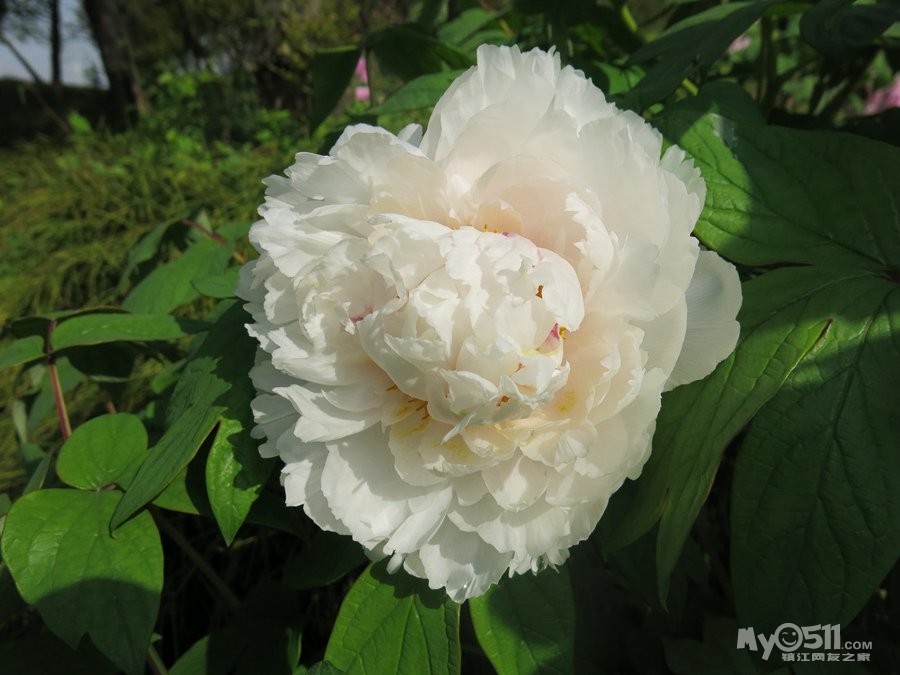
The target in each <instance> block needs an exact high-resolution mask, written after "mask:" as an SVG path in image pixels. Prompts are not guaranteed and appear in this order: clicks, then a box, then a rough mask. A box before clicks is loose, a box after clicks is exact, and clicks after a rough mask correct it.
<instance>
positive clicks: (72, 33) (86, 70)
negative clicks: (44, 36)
mask: <svg viewBox="0 0 900 675" xmlns="http://www.w3.org/2000/svg"><path fill="white" fill-rule="evenodd" d="M78 4H79V3H78V0H62V2H61V7H62V15H63V53H62V71H63V72H62V79H63V82H64V83H65V84H70V85H79V84H82V85H83V84H90V83H91V77H90V72H91V71H92V70H93V71H94V72H95V73H97V74H99V77H100V78H101V80H100V81H101V84H105V77H104V75H103V66H102V63H101V61H100V54H99V53H98V52H97V49H96V48H95V47H94V45H93V43H91V41H90V40H89V39H88V38H87V36H85V35H79V34H78V33H79V31H77V30H75V28H74V26H75V25H76V24H77V16H76V12H77V9H78ZM9 38H10V40H11V41H12V42H14V43H15V45H16V48H17V49H18V50H19V51H20V52H21V53H22V54H23V55H24V56H25V58H26V59H27V60H28V62H29V63H30V64H31V66H32V68H34V69H35V70H36V71H37V72H38V74H39V75H40V76H41V77H42V78H43V79H44V80H45V81H47V82H49V81H50V45H49V43H48V42H45V41H31V40H29V41H24V42H23V41H20V40H16V39H15V38H14V36H12V35H9ZM6 77H13V78H17V79H22V80H29V81H30V80H31V77H30V76H29V75H28V72H27V71H26V70H25V68H23V67H22V65H21V64H20V63H19V61H18V59H16V57H15V56H13V53H12V52H11V51H10V49H9V48H8V47H6V46H5V45H2V44H0V78H6Z"/></svg>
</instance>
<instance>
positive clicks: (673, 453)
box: [601, 269, 853, 604]
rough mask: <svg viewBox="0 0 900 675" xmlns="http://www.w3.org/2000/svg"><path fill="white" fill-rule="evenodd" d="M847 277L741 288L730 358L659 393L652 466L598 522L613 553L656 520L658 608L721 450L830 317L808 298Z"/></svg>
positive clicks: (786, 273)
mask: <svg viewBox="0 0 900 675" xmlns="http://www.w3.org/2000/svg"><path fill="white" fill-rule="evenodd" d="M852 280H853V275H852V274H851V273H849V272H845V274H844V275H842V276H838V275H836V274H826V273H823V272H821V271H819V270H815V269H803V270H798V269H785V270H777V271H775V272H770V273H769V274H765V275H763V276H761V277H757V278H756V279H754V280H752V281H750V282H747V283H745V284H744V287H743V294H744V301H743V305H742V307H741V311H740V313H739V314H738V321H739V322H740V323H741V326H742V330H743V334H742V337H741V339H740V341H739V343H738V346H737V348H736V349H735V351H734V353H733V354H732V355H731V356H729V357H728V358H727V359H725V360H724V361H723V362H722V363H720V364H719V366H718V367H717V368H716V370H715V371H714V372H713V373H712V375H710V376H709V377H707V378H705V379H703V380H700V381H698V382H693V383H691V384H688V385H684V386H682V387H678V388H676V389H674V390H672V391H671V392H668V393H667V394H665V395H664V396H663V405H662V409H661V411H660V415H659V418H658V419H657V427H656V433H655V435H654V437H653V446H654V451H653V453H652V454H651V455H650V460H649V461H648V462H647V464H646V466H645V467H644V469H643V471H642V473H641V477H640V479H639V480H638V481H637V483H636V485H635V487H634V489H633V494H631V495H630V498H629V499H627V501H626V503H625V506H624V508H623V505H622V500H621V498H614V500H613V502H612V503H611V504H610V508H609V511H608V513H607V515H606V517H605V518H604V519H603V520H602V521H601V527H602V528H603V529H602V533H603V543H604V546H605V547H606V548H607V549H608V550H615V549H618V548H621V547H622V546H625V545H626V544H629V543H630V542H632V541H635V540H636V539H637V538H638V537H640V536H641V535H643V534H644V533H646V532H648V531H649V530H650V529H651V528H652V527H653V525H654V524H655V523H656V522H657V520H660V519H661V520H660V525H659V533H658V536H657V549H656V555H657V577H658V586H659V594H660V600H661V602H662V603H663V604H665V599H666V596H667V594H668V586H669V578H670V576H671V573H672V570H673V569H674V567H675V564H676V563H677V561H678V557H679V555H680V554H681V551H682V549H683V547H684V542H685V540H686V539H687V536H688V534H689V533H690V530H691V527H692V526H693V523H694V520H695V519H696V517H697V514H698V513H699V512H700V508H701V507H702V506H703V503H704V502H705V501H706V497H707V495H708V494H709V490H710V488H711V486H712V482H713V479H714V478H715V475H716V471H717V470H718V467H719V462H720V461H721V458H722V453H723V452H724V450H725V448H726V446H727V445H728V443H729V442H730V441H731V440H732V439H733V438H734V437H735V436H736V435H737V434H738V432H740V431H741V429H743V428H744V426H745V425H746V424H747V422H748V421H749V420H750V419H752V417H753V415H754V414H756V412H757V411H758V410H759V409H760V408H761V407H762V406H763V405H764V404H765V403H766V401H768V400H769V399H770V398H771V397H772V396H774V395H775V394H776V393H777V391H778V389H779V388H780V387H781V386H782V385H783V383H784V381H785V380H786V379H787V377H788V376H789V375H790V373H791V372H792V371H793V370H794V369H795V368H796V367H797V365H798V363H800V361H801V359H802V358H803V357H804V356H805V355H806V354H807V353H809V351H810V350H811V349H813V347H814V346H815V345H816V344H817V342H818V341H819V340H820V339H821V337H822V333H823V330H824V329H826V327H827V326H828V322H829V318H828V317H827V316H822V314H821V312H820V311H818V309H817V305H815V304H814V302H813V301H814V299H815V298H816V297H817V296H818V295H819V294H820V293H822V292H825V293H827V292H828V289H829V288H830V287H831V286H832V285H834V284H838V285H839V284H844V283H850V282H851V281H852ZM823 289H824V291H823Z"/></svg>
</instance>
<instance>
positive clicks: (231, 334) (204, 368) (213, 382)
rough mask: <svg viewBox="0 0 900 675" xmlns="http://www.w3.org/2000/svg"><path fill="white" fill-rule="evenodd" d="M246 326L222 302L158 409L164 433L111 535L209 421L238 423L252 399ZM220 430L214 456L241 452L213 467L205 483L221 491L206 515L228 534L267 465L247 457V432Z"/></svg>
mask: <svg viewBox="0 0 900 675" xmlns="http://www.w3.org/2000/svg"><path fill="white" fill-rule="evenodd" d="M246 320H247V317H246V314H245V313H244V311H243V309H242V308H241V306H240V304H238V303H234V302H232V303H228V304H227V309H225V311H223V312H222V314H221V315H220V316H219V318H218V320H217V321H216V323H215V324H214V325H213V326H212V328H211V329H210V331H209V334H208V335H207V337H206V339H205V340H204V341H203V344H202V345H201V347H200V349H199V350H198V351H197V354H196V355H195V356H194V358H193V359H191V360H190V361H189V362H188V364H187V365H186V366H185V368H184V371H183V372H182V374H181V377H180V378H179V380H178V384H177V385H176V386H175V390H174V391H173V393H172V398H171V400H170V401H169V405H168V407H167V409H166V427H167V429H166V432H165V434H163V436H162V438H161V439H160V440H159V443H157V445H156V447H155V448H154V449H153V450H152V451H151V452H150V455H149V456H148V458H147V460H146V461H145V462H144V463H143V464H142V465H141V468H140V469H139V470H138V473H137V475H136V476H135V477H134V480H133V481H132V484H131V486H130V487H129V489H128V491H127V492H126V493H125V496H124V497H123V498H122V501H121V503H120V504H119V507H118V509H117V510H116V513H115V515H114V517H113V519H112V522H111V524H110V526H111V527H112V528H113V529H115V528H116V527H118V526H119V525H120V524H121V523H123V522H124V521H125V520H126V519H127V518H128V517H129V516H131V515H132V514H134V513H135V512H136V511H137V510H138V509H140V508H142V507H143V506H144V505H145V504H147V503H148V502H149V501H151V500H153V499H154V498H155V497H156V496H157V495H159V494H160V492H162V491H163V490H164V489H165V488H166V486H168V485H169V484H170V483H171V482H172V481H173V480H174V479H175V478H176V476H178V475H179V473H181V472H182V470H183V469H184V467H185V466H187V464H188V463H189V462H190V461H191V459H192V458H193V457H194V455H196V454H197V450H198V449H199V448H200V445H201V443H203V441H204V440H205V439H206V438H207V437H208V436H209V434H210V432H212V430H213V428H214V427H215V425H216V423H217V422H219V421H220V420H233V421H240V420H245V423H246V420H247V419H248V418H247V416H248V415H249V412H248V411H249V398H250V396H251V395H252V387H251V385H250V382H249V379H248V373H249V372H250V368H251V366H252V364H253V355H254V353H255V349H256V347H255V343H254V342H253V340H251V339H250V338H249V337H248V335H247V333H246V330H245V329H244V323H245V322H246ZM228 429H229V432H228V433H227V436H225V437H224V438H222V445H220V449H219V452H227V451H228V449H229V447H235V446H236V445H240V447H241V450H240V452H239V453H237V454H236V455H235V457H236V458H237V462H236V463H230V461H229V462H219V465H217V466H216V467H214V469H212V470H210V472H209V473H208V474H207V479H209V478H210V477H212V478H213V480H221V481H222V485H221V486H218V485H217V487H221V488H222V489H221V490H217V489H216V488H213V492H214V494H215V495H216V498H217V500H218V503H217V504H214V505H213V512H214V513H217V515H218V514H224V517H226V518H227V519H228V520H227V522H226V524H225V526H224V527H223V533H226V534H227V533H228V532H230V533H231V536H233V532H234V531H236V527H237V526H238V525H236V522H237V521H236V520H235V518H236V517H239V514H241V513H243V514H244V515H246V511H247V510H249V508H250V506H251V505H252V503H253V500H254V499H255V495H256V494H257V488H256V487H255V485H253V483H254V482H255V481H256V480H257V479H258V477H259V476H263V478H264V476H265V475H266V474H267V472H268V470H269V468H268V467H269V463H268V462H264V461H263V460H262V459H261V458H260V457H259V455H258V454H257V453H255V452H253V453H251V452H249V451H247V444H248V443H249V442H248V441H246V440H245V439H243V436H242V435H243V434H249V428H247V427H242V429H243V430H242V431H240V432H238V431H236V427H235V426H234V425H233V424H229V426H228ZM242 439H243V440H242ZM245 479H246V481H245ZM229 486H231V488H233V489H229ZM211 496H212V495H211ZM232 498H233V501H232Z"/></svg>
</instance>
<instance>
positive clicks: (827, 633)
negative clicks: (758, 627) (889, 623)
mask: <svg viewBox="0 0 900 675" xmlns="http://www.w3.org/2000/svg"><path fill="white" fill-rule="evenodd" d="M776 647H777V648H778V650H779V651H780V652H781V653H782V654H785V653H792V652H795V651H797V650H798V649H804V650H807V651H817V650H818V651H831V650H838V651H840V650H843V649H871V647H872V643H871V642H853V643H848V644H844V643H842V642H841V627H840V625H838V624H824V625H822V624H819V625H815V626H802V627H801V626H798V625H797V624H795V623H783V624H781V625H780V626H778V628H776V629H775V631H774V632H772V633H771V634H770V635H768V636H767V635H765V634H763V633H757V632H756V631H754V630H753V628H752V627H751V628H738V634H737V648H738V649H749V650H750V651H753V652H756V651H759V650H760V648H762V658H763V660H764V661H765V660H768V658H769V656H770V655H771V653H772V650H773V649H774V648H776ZM785 660H788V659H785ZM790 660H793V659H790Z"/></svg>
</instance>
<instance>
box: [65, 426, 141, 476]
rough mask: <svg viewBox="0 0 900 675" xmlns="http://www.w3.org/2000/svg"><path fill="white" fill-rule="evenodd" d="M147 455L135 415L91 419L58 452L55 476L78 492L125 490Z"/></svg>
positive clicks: (75, 431)
mask: <svg viewBox="0 0 900 675" xmlns="http://www.w3.org/2000/svg"><path fill="white" fill-rule="evenodd" d="M146 455H147V431H146V430H145V429H144V425H143V424H142V423H141V420H140V419H139V418H138V417H136V416H135V415H130V414H128V413H118V414H115V415H102V416H101V417H95V418H94V419H92V420H89V421H87V422H85V423H84V424H82V425H81V426H79V427H77V428H76V429H75V430H74V431H73V432H72V435H71V436H70V437H69V439H68V440H67V441H66V442H65V444H64V445H63V447H62V450H60V452H59V459H58V460H57V461H56V473H57V474H58V475H59V477H60V479H62V481H63V482H65V483H67V484H68V485H71V486H72V487H76V488H81V489H82V490H100V489H102V488H104V487H106V486H108V485H111V484H114V483H115V484H117V485H120V486H124V487H127V486H128V484H129V483H130V482H131V477H132V476H134V472H135V471H136V470H137V466H138V463H139V462H141V461H142V460H143V459H144V458H145V456H146Z"/></svg>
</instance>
